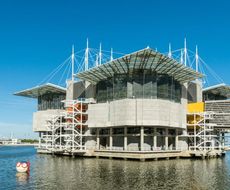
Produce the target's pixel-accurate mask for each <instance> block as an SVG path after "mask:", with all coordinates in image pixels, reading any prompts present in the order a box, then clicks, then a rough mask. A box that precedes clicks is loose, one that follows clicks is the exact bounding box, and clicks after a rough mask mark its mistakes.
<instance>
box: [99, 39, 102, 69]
mask: <svg viewBox="0 0 230 190" xmlns="http://www.w3.org/2000/svg"><path fill="white" fill-rule="evenodd" d="M101 60H102V52H101V43H100V50H99V65H101Z"/></svg>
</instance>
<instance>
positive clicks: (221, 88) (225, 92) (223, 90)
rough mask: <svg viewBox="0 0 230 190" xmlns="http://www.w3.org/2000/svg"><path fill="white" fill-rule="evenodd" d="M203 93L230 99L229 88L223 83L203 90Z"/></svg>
mask: <svg viewBox="0 0 230 190" xmlns="http://www.w3.org/2000/svg"><path fill="white" fill-rule="evenodd" d="M203 93H211V94H216V95H221V96H225V97H227V98H230V86H228V85H226V84H225V83H221V84H217V85H214V86H210V87H207V88H204V89H203Z"/></svg>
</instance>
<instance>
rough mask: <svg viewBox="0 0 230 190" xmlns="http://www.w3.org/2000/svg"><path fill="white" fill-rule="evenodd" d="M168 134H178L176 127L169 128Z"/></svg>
mask: <svg viewBox="0 0 230 190" xmlns="http://www.w3.org/2000/svg"><path fill="white" fill-rule="evenodd" d="M168 134H169V135H176V130H175V129H169V130H168Z"/></svg>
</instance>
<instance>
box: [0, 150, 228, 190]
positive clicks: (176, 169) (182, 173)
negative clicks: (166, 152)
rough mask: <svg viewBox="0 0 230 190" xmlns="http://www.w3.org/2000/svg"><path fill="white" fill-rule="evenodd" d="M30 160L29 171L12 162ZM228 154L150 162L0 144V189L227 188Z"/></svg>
mask: <svg viewBox="0 0 230 190" xmlns="http://www.w3.org/2000/svg"><path fill="white" fill-rule="evenodd" d="M20 160H30V162H31V172H30V174H29V175H25V174H18V173H16V170H15V164H16V162H17V161H20ZM229 186H230V154H229V153H227V154H226V157H225V158H222V159H220V158H218V159H210V160H190V159H186V160H169V161H166V160H162V161H151V162H138V161H123V160H108V159H94V158H87V159H82V158H75V159H73V158H70V157H53V156H50V155H38V154H36V152H35V149H34V148H33V147H0V189H4V190H5V189H19V190H20V189H93V190H97V189H98V190H101V189H143V190H144V189H148V190H150V189H170V190H172V189H188V190H189V189H194V190H195V189H208V190H210V189H220V190H221V189H223V190H225V189H226V190H227V189H230V188H229Z"/></svg>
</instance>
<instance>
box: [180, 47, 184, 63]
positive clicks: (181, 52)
mask: <svg viewBox="0 0 230 190" xmlns="http://www.w3.org/2000/svg"><path fill="white" fill-rule="evenodd" d="M180 62H181V64H183V62H184V60H183V50H182V49H181V51H180Z"/></svg>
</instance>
